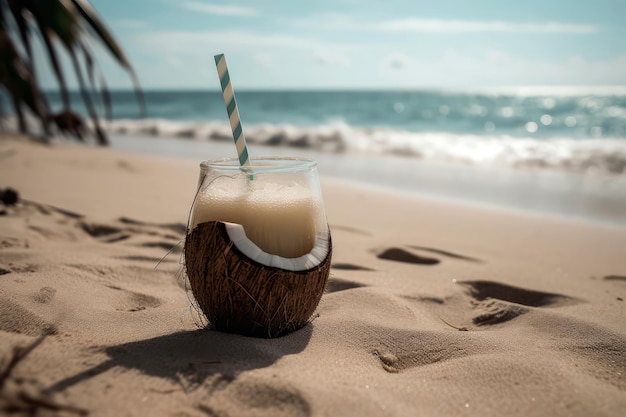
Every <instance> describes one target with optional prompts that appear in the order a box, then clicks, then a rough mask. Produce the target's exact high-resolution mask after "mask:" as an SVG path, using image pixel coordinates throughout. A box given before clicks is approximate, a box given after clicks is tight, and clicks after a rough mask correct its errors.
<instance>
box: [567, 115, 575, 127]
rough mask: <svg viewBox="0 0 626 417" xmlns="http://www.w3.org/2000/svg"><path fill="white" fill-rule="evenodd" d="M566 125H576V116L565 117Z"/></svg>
mask: <svg viewBox="0 0 626 417" xmlns="http://www.w3.org/2000/svg"><path fill="white" fill-rule="evenodd" d="M565 126H567V127H574V126H576V118H575V117H574V116H567V117H566V118H565Z"/></svg>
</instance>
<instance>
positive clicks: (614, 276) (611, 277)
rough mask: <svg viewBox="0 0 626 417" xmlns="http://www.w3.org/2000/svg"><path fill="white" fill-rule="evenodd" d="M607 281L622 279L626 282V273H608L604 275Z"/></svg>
mask: <svg viewBox="0 0 626 417" xmlns="http://www.w3.org/2000/svg"><path fill="white" fill-rule="evenodd" d="M604 280H605V281H622V282H626V275H607V276H605V277H604Z"/></svg>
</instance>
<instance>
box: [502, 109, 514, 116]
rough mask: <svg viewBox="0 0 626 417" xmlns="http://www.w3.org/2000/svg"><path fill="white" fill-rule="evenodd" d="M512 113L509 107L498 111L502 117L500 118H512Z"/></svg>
mask: <svg viewBox="0 0 626 417" xmlns="http://www.w3.org/2000/svg"><path fill="white" fill-rule="evenodd" d="M513 113H515V112H514V111H513V107H510V106H507V107H502V108H501V109H500V114H501V115H502V117H511V116H513Z"/></svg>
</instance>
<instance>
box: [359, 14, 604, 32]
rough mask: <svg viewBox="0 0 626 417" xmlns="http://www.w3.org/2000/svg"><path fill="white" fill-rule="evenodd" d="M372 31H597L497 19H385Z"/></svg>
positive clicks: (584, 26) (590, 27) (583, 26)
mask: <svg viewBox="0 0 626 417" xmlns="http://www.w3.org/2000/svg"><path fill="white" fill-rule="evenodd" d="M370 28H371V29H372V30H378V31H384V32H430V33H468V32H469V33H472V32H474V33H478V32H509V33H572V34H590V33H595V32H597V30H598V28H597V27H596V26H594V25H590V24H572V23H559V22H548V23H513V22H504V21H499V20H493V21H477V20H443V19H419V18H407V19H397V20H388V21H385V22H380V23H375V24H373V25H371V26H370Z"/></svg>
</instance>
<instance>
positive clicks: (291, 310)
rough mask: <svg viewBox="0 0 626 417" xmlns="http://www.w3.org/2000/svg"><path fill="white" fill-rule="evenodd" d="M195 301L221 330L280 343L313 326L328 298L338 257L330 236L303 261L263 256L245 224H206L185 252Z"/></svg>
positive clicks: (320, 240) (191, 235)
mask: <svg viewBox="0 0 626 417" xmlns="http://www.w3.org/2000/svg"><path fill="white" fill-rule="evenodd" d="M184 256H185V265H186V272H187V276H188V278H189V283H190V285H191V290H192V293H193V296H194V297H195V299H196V301H197V303H198V306H199V307H200V309H201V310H202V311H203V313H204V314H205V316H206V318H207V319H208V321H209V322H210V323H211V325H212V326H213V327H214V328H215V329H216V330H220V331H224V332H229V333H239V334H243V335H246V336H254V337H265V338H271V337H278V336H282V335H284V334H287V333H289V332H292V331H294V330H298V329H300V328H301V327H303V326H304V325H306V324H307V323H308V322H309V319H310V318H311V316H312V315H313V313H314V312H315V309H316V308H317V305H318V303H319V301H320V298H321V297H322V293H323V292H324V288H325V286H326V281H327V279H328V274H329V271H330V261H331V256H332V243H331V240H330V233H328V238H327V239H326V238H324V237H322V236H318V237H317V238H316V240H315V244H314V247H313V249H312V250H311V251H310V252H309V253H307V254H305V255H303V256H300V257H298V258H283V257H280V256H277V255H272V254H268V253H266V252H263V251H262V250H261V249H260V248H259V247H258V246H257V245H255V244H254V243H253V242H252V241H250V240H249V239H247V237H246V235H245V231H244V229H243V227H242V226H241V225H239V224H234V223H226V222H220V221H209V222H205V223H200V224H198V225H197V226H196V227H194V228H193V230H191V231H190V232H188V234H187V237H186V240H185V248H184Z"/></svg>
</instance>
